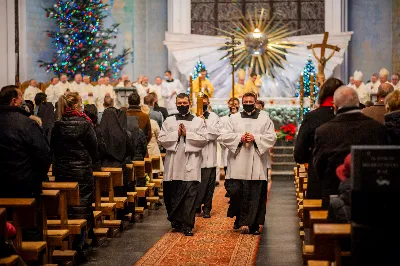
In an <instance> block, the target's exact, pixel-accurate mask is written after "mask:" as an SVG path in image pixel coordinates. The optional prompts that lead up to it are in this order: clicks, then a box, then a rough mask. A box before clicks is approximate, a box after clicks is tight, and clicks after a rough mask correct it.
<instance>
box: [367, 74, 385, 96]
mask: <svg viewBox="0 0 400 266" xmlns="http://www.w3.org/2000/svg"><path fill="white" fill-rule="evenodd" d="M379 85H381V82H380V81H379V75H378V73H373V74H372V76H371V81H370V82H368V83H367V84H366V85H365V86H366V87H367V91H368V93H369V94H370V95H374V94H377V93H378V88H379ZM370 100H371V98H370Z"/></svg>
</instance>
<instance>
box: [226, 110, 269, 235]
mask: <svg viewBox="0 0 400 266" xmlns="http://www.w3.org/2000/svg"><path fill="white" fill-rule="evenodd" d="M225 130H226V133H222V134H221V136H220V137H219V138H218V140H219V141H220V142H221V143H222V144H223V145H224V146H225V147H226V148H228V149H229V152H228V173H227V178H229V179H230V191H229V192H230V198H231V201H230V206H229V209H228V217H231V218H232V217H235V216H236V221H235V226H248V227H249V229H250V231H255V230H256V229H257V230H258V228H259V225H263V224H264V221H265V213H266V201H267V180H268V177H267V176H268V174H267V172H268V171H267V167H268V160H269V157H268V151H269V149H270V148H272V147H273V146H274V144H275V142H276V133H275V129H274V124H273V122H272V121H271V119H270V118H269V117H268V115H267V114H266V113H265V112H261V111H259V110H257V109H256V110H254V111H253V112H252V113H251V114H250V115H249V114H248V113H246V112H244V111H243V112H241V113H236V114H233V115H231V116H230V118H229V121H228V123H227V124H226V129H225ZM247 132H248V133H251V134H252V135H253V136H254V141H253V142H251V143H243V142H242V141H241V138H242V136H243V135H244V134H245V133H247Z"/></svg>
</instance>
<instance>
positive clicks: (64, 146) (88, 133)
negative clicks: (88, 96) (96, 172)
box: [51, 116, 98, 220]
mask: <svg viewBox="0 0 400 266" xmlns="http://www.w3.org/2000/svg"><path fill="white" fill-rule="evenodd" d="M51 149H52V152H53V155H54V162H53V174H54V176H55V180H56V181H57V182H78V183H79V195H80V206H79V207H78V206H77V207H73V208H69V211H68V212H69V213H68V214H69V216H70V218H71V219H73V218H74V219H88V220H90V217H91V215H92V213H91V205H92V203H93V202H94V180H93V171H92V162H95V161H96V157H97V156H98V155H97V138H96V133H95V131H94V128H93V125H92V124H91V123H90V122H89V121H87V120H86V119H85V118H84V117H77V116H72V117H65V116H63V117H62V118H61V120H59V121H56V122H55V123H54V128H53V131H52V136H51Z"/></svg>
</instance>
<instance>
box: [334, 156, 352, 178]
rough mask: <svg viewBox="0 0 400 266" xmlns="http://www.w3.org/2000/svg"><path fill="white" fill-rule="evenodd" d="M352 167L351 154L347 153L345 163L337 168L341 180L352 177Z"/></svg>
mask: <svg viewBox="0 0 400 266" xmlns="http://www.w3.org/2000/svg"><path fill="white" fill-rule="evenodd" d="M350 167H351V154H349V155H347V156H346V158H345V159H344V163H343V164H341V165H339V166H338V167H337V168H336V175H337V177H338V178H339V179H340V180H342V181H343V180H346V179H347V178H349V177H350Z"/></svg>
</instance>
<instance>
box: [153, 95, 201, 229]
mask: <svg viewBox="0 0 400 266" xmlns="http://www.w3.org/2000/svg"><path fill="white" fill-rule="evenodd" d="M189 105H190V102H189V98H188V96H187V95H186V94H185V93H180V94H178V95H177V96H176V108H177V109H178V111H179V114H176V115H173V116H169V117H168V118H167V119H166V120H165V122H164V123H163V126H162V129H161V132H160V135H159V138H158V140H159V141H160V143H161V145H162V146H163V147H164V148H165V149H166V150H167V152H166V157H165V164H164V182H163V186H164V202H165V207H166V208H167V214H168V220H169V221H170V222H171V226H172V227H173V228H174V229H175V230H182V231H183V233H184V234H185V236H192V235H193V227H194V221H195V215H196V197H197V193H198V189H199V186H200V181H201V170H200V166H201V165H200V164H201V150H202V149H203V148H204V146H206V144H207V139H206V136H207V129H206V125H205V123H204V120H203V119H202V118H199V117H195V116H193V115H192V114H190V112H189Z"/></svg>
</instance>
